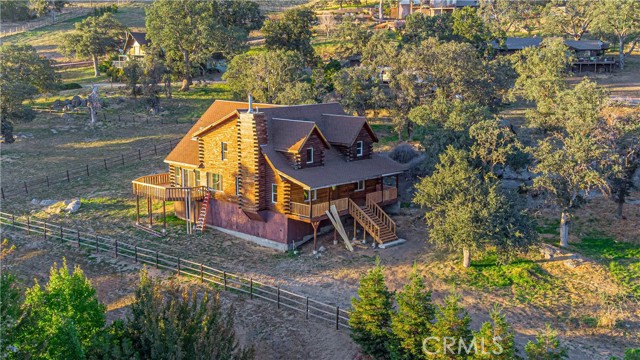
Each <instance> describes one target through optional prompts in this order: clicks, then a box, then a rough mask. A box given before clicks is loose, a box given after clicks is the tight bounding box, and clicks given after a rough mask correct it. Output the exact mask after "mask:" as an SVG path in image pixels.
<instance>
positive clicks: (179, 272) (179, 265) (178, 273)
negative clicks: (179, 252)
mask: <svg viewBox="0 0 640 360" xmlns="http://www.w3.org/2000/svg"><path fill="white" fill-rule="evenodd" d="M178 276H180V258H178Z"/></svg>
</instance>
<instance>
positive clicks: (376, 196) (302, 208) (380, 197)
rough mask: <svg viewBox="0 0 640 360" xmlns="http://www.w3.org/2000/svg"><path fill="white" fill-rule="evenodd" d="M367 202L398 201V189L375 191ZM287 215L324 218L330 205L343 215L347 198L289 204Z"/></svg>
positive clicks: (369, 195) (388, 188)
mask: <svg viewBox="0 0 640 360" xmlns="http://www.w3.org/2000/svg"><path fill="white" fill-rule="evenodd" d="M366 199H367V201H372V202H374V203H376V204H381V205H387V204H389V203H391V202H394V201H396V200H397V199H398V189H397V188H395V187H392V186H385V187H384V190H381V191H375V192H372V193H369V194H367V197H366ZM290 205H291V207H290V210H289V215H293V216H297V217H300V218H307V219H308V218H311V217H313V218H314V219H315V218H321V217H324V216H326V215H325V212H326V211H327V210H329V208H330V207H331V205H335V206H336V210H337V211H338V213H343V212H346V211H348V210H349V198H342V199H337V200H331V201H325V202H318V203H313V204H311V205H310V204H309V203H299V202H293V201H292V202H291V203H290Z"/></svg>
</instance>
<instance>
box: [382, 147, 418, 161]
mask: <svg viewBox="0 0 640 360" xmlns="http://www.w3.org/2000/svg"><path fill="white" fill-rule="evenodd" d="M418 155H420V153H419V152H418V151H416V149H414V148H413V146H411V145H409V144H400V145H398V146H396V147H395V148H394V149H393V150H391V152H390V153H389V157H390V158H392V159H393V160H395V161H397V162H399V163H401V164H406V163H408V162H409V161H411V160H413V159H415V158H416V157H418Z"/></svg>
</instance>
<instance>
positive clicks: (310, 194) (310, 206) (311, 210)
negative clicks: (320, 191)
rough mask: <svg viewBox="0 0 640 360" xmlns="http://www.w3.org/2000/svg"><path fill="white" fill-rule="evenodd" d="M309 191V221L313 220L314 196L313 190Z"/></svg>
mask: <svg viewBox="0 0 640 360" xmlns="http://www.w3.org/2000/svg"><path fill="white" fill-rule="evenodd" d="M307 191H309V219H313V194H312V193H311V188H309V190H307ZM314 232H315V230H314ZM314 238H315V235H314ZM314 241H315V240H314ZM314 247H315V245H314Z"/></svg>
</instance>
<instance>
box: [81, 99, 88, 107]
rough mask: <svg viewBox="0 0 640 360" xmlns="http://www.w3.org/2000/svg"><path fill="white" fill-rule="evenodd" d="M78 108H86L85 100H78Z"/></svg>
mask: <svg viewBox="0 0 640 360" xmlns="http://www.w3.org/2000/svg"><path fill="white" fill-rule="evenodd" d="M80 107H87V99H82V100H80Z"/></svg>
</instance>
